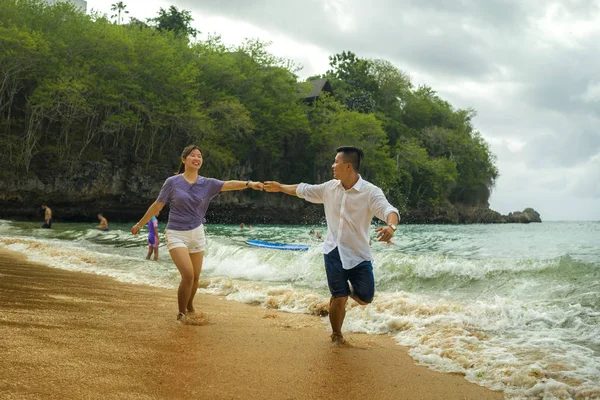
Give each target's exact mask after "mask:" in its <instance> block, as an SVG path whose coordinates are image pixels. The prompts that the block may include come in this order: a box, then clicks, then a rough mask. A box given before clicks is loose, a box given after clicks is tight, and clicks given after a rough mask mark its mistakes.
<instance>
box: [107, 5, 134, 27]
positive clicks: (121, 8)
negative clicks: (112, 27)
mask: <svg viewBox="0 0 600 400" xmlns="http://www.w3.org/2000/svg"><path fill="white" fill-rule="evenodd" d="M126 8H127V6H126V5H125V4H124V3H123V2H122V1H119V2H118V3H114V4H111V6H110V10H111V11H113V12H114V13H115V14H113V15H111V16H110V17H111V18H116V19H117V25H121V23H122V22H123V19H122V15H121V14H129V11H127V10H126Z"/></svg>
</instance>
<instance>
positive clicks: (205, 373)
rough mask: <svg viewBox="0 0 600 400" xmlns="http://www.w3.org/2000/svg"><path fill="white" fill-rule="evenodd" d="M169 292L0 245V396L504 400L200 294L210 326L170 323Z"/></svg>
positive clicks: (389, 351)
mask: <svg viewBox="0 0 600 400" xmlns="http://www.w3.org/2000/svg"><path fill="white" fill-rule="evenodd" d="M175 297H176V293H175V291H174V290H166V289H158V288H153V287H149V286H143V285H131V284H124V283H120V282H117V281H115V280H113V279H111V278H109V277H105V276H99V275H93V274H85V273H78V272H70V271H64V270H60V269H55V268H50V267H47V266H44V265H41V264H36V263H32V262H29V261H27V260H26V258H25V257H24V256H22V255H20V254H18V253H13V252H10V251H8V250H5V249H3V248H1V247H0V352H1V354H2V357H0V397H1V398H2V399H64V398H77V399H95V398H98V399H99V398H102V399H105V398H112V399H179V398H192V397H193V398H204V399H336V398H344V399H361V400H363V399H502V398H503V394H502V393H498V392H492V391H490V390H487V389H485V388H482V387H480V386H477V385H475V384H471V383H469V382H467V381H466V380H465V379H464V378H463V377H462V376H460V375H456V374H442V373H436V372H432V371H430V370H428V369H427V368H425V367H422V366H417V365H415V364H414V361H413V360H412V359H411V358H410V357H409V355H408V354H407V349H406V348H403V347H401V346H398V345H397V344H396V343H395V342H394V340H393V339H392V338H391V337H388V336H375V335H364V334H347V335H346V336H347V339H348V340H349V342H350V344H351V346H348V347H339V346H333V345H332V344H331V343H330V342H329V338H328V334H329V332H328V326H327V325H326V324H324V323H323V322H322V319H320V318H318V317H315V316H310V315H297V314H290V313H284V312H278V311H274V310H268V309H264V308H260V307H256V306H250V305H246V304H241V303H236V302H232V301H228V300H226V299H224V298H221V297H217V296H208V295H198V296H197V297H196V307H197V308H198V309H200V310H203V311H206V312H207V313H208V314H209V316H210V322H209V324H208V325H205V326H189V325H182V324H178V323H176V322H175V315H176V301H175Z"/></svg>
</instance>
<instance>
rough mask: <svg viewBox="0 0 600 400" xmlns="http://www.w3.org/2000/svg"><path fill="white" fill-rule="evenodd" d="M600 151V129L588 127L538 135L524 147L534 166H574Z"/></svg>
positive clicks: (529, 161)
mask: <svg viewBox="0 0 600 400" xmlns="http://www.w3.org/2000/svg"><path fill="white" fill-rule="evenodd" d="M579 129H580V130H579ZM599 152H600V130H599V129H598V128H596V129H595V130H591V128H586V127H583V128H581V127H574V128H573V130H572V131H562V132H557V133H556V134H554V135H542V136H538V137H536V138H534V139H533V140H531V141H530V142H528V143H527V145H526V146H525V148H524V149H523V153H524V154H525V155H526V156H527V163H528V165H529V166H531V167H533V168H542V167H572V166H575V165H578V164H582V163H585V162H587V161H588V160H589V159H591V158H592V157H593V156H595V155H596V154H597V153H599Z"/></svg>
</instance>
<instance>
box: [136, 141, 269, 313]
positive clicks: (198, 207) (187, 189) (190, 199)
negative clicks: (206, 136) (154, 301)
mask: <svg viewBox="0 0 600 400" xmlns="http://www.w3.org/2000/svg"><path fill="white" fill-rule="evenodd" d="M201 166H202V152H201V151H200V149H199V148H198V146H195V145H190V146H188V147H186V148H185V149H183V153H182V154H181V164H180V166H179V171H178V173H177V174H176V175H175V176H172V177H170V178H167V180H166V181H165V183H164V184H163V187H162V189H161V190H160V193H159V195H158V198H157V199H156V201H155V202H154V203H152V205H151V206H150V207H149V208H148V211H146V214H144V216H143V217H142V219H141V220H140V221H139V222H138V223H137V224H135V225H134V226H133V228H131V233H132V234H134V235H137V233H138V232H139V231H140V229H141V228H142V226H144V225H145V224H146V223H147V222H148V221H150V219H151V218H152V216H154V215H156V214H157V213H158V212H160V210H161V209H162V208H163V207H164V205H165V203H169V206H170V211H169V222H168V223H167V228H166V230H165V238H166V241H167V249H168V250H169V254H171V258H172V259H173V262H174V263H175V265H176V266H177V269H178V270H179V273H180V274H181V282H180V283H179V288H178V290H177V302H178V305H179V314H177V319H178V320H182V321H183V320H185V319H186V318H187V315H188V313H194V312H195V311H196V310H195V309H194V295H195V294H196V291H197V290H198V280H199V278H200V271H201V270H202V261H203V259H204V248H205V245H206V238H205V236H204V225H203V223H204V221H205V220H204V216H205V214H206V210H207V209H208V205H209V203H210V201H211V200H212V199H213V198H214V197H215V196H217V195H218V194H219V193H221V192H227V191H230V190H243V189H246V188H249V187H250V188H252V189H254V190H263V184H262V183H261V182H252V181H226V182H224V181H220V180H217V179H213V178H205V177H202V176H199V175H198V170H199V169H200V167H201Z"/></svg>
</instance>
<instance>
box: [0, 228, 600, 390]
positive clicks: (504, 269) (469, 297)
mask: <svg viewBox="0 0 600 400" xmlns="http://www.w3.org/2000/svg"><path fill="white" fill-rule="evenodd" d="M39 225H40V224H38V223H25V222H11V221H0V245H3V246H5V247H8V248H9V249H11V250H15V251H19V252H22V253H24V254H26V255H27V256H28V257H29V258H30V259H31V260H34V261H39V262H43V263H45V264H49V265H51V266H53V267H57V268H62V269H68V270H75V271H85V272H91V273H95V274H102V275H108V276H111V277H113V278H115V279H117V280H119V281H123V282H129V283H135V284H148V285H153V286H158V287H164V288H170V289H174V288H176V287H177V285H178V283H179V274H178V272H177V270H176V268H175V266H174V265H173V263H172V262H171V260H170V258H169V255H168V252H167V250H166V248H165V247H163V245H162V243H161V248H160V259H159V261H158V262H153V261H147V260H145V259H144V257H145V255H146V250H147V244H146V238H147V231H146V230H145V229H144V230H143V231H142V232H141V234H140V235H138V236H135V237H134V236H132V235H131V234H130V233H129V229H130V226H131V225H129V224H127V225H119V224H111V231H110V232H100V231H98V230H95V229H94V228H93V226H94V225H95V224H82V223H77V224H68V223H55V224H54V226H53V229H52V230H43V229H39ZM310 228H311V227H307V226H263V225H259V226H255V227H254V229H253V230H247V229H246V230H243V231H241V230H240V229H239V227H238V226H231V225H229V226H227V225H207V226H206V230H207V234H208V246H207V252H206V259H205V263H204V268H203V272H202V276H201V279H202V285H201V286H202V287H201V289H199V290H200V292H202V293H207V294H214V295H222V296H227V298H228V299H229V300H233V301H239V302H244V303H249V304H256V305H258V306H262V307H270V308H276V309H280V310H284V311H288V312H296V313H309V314H315V315H321V316H322V315H323V311H324V310H325V309H326V306H327V304H328V299H329V295H328V291H327V283H326V278H325V272H324V267H323V257H322V254H321V252H320V244H321V243H322V242H321V241H320V240H318V239H317V238H315V237H314V236H312V235H310V234H309V231H310ZM315 228H316V229H317V230H321V231H322V232H323V235H325V234H326V227H324V226H320V227H315ZM163 229H164V224H162V223H161V224H160V230H161V231H162V230H163ZM374 229H375V227H373V231H374ZM373 236H374V232H373ZM248 239H259V240H269V241H278V242H285V243H300V244H308V245H310V249H309V250H308V251H303V252H291V251H279V250H268V249H259V248H254V247H250V246H248V245H247V244H246V243H245V241H246V240H248ZM372 248H373V254H374V258H375V262H374V273H375V278H376V284H377V288H376V289H377V293H376V297H375V300H374V301H373V303H372V304H370V305H368V306H365V307H363V306H358V305H356V304H355V303H353V302H352V301H350V302H349V307H348V313H347V316H346V321H345V324H344V330H345V331H354V332H364V333H368V334H387V335H391V336H392V337H393V338H394V339H395V340H396V341H397V342H398V343H399V344H401V345H404V346H408V347H409V348H410V355H411V356H412V357H413V358H414V360H415V361H416V362H417V363H419V364H423V365H426V366H428V367H429V368H431V369H433V370H436V371H443V372H457V373H462V374H464V376H465V379H467V380H469V381H471V382H475V383H477V384H479V385H482V386H486V387H488V388H491V389H496V390H503V391H504V393H505V397H506V398H507V399H600V222H544V223H543V224H529V225H520V224H508V225H462V226H447V225H412V226H410V225H409V226H406V225H402V226H400V227H399V229H398V232H397V233H396V236H395V238H394V245H386V244H381V243H377V242H375V241H374V242H373V245H372ZM173 307H174V309H175V307H176V304H175V294H174V297H173ZM207 311H208V312H210V310H207ZM323 323H324V330H325V329H328V321H327V318H325V317H323Z"/></svg>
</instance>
